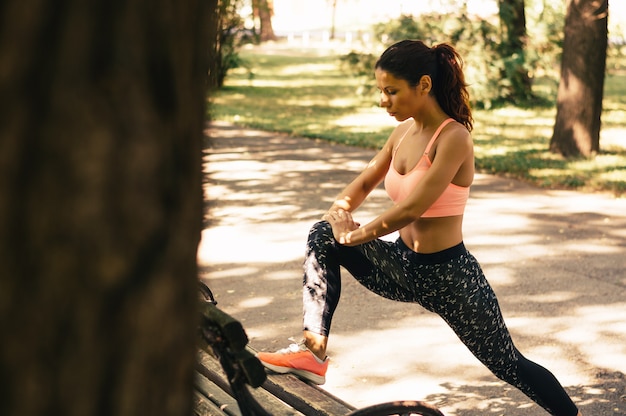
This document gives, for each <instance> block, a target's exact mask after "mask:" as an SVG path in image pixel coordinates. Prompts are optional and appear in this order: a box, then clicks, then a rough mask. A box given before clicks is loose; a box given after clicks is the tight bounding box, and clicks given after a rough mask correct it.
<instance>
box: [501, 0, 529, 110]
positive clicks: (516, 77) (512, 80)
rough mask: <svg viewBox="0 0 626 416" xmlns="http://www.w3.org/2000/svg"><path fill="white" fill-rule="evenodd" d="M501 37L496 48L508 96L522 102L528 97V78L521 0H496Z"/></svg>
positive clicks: (524, 25) (524, 16)
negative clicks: (507, 82) (500, 57)
mask: <svg viewBox="0 0 626 416" xmlns="http://www.w3.org/2000/svg"><path fill="white" fill-rule="evenodd" d="M498 7H499V9H498V10H499V16H500V25H501V30H502V40H501V43H500V46H499V52H500V55H501V56H502V60H503V63H504V68H503V71H502V72H503V74H502V75H503V77H504V78H505V79H507V80H508V81H509V84H510V85H509V89H510V91H509V96H508V97H507V98H508V99H509V100H511V101H513V102H524V101H527V100H529V99H530V98H531V97H532V95H533V94H532V82H531V79H530V77H529V75H528V68H527V62H526V44H527V36H526V14H525V10H524V0H498Z"/></svg>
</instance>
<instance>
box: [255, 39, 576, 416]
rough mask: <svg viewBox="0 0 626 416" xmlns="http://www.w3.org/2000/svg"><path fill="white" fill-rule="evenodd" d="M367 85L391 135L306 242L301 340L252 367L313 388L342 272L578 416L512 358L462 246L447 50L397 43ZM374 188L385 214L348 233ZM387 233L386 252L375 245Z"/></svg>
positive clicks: (461, 112)
mask: <svg viewBox="0 0 626 416" xmlns="http://www.w3.org/2000/svg"><path fill="white" fill-rule="evenodd" d="M375 75H376V83H377V86H378V89H379V90H380V92H381V99H380V105H381V107H383V108H385V109H386V110H387V112H388V113H389V115H391V116H393V117H395V118H396V120H398V121H399V122H400V124H399V125H398V126H397V127H396V128H395V130H394V131H393V132H392V133H391V135H390V136H389V139H388V140H387V142H386V144H385V145H384V147H383V148H382V149H381V150H380V152H378V154H377V155H376V156H375V157H374V158H373V159H372V160H371V162H370V163H369V164H368V166H367V167H366V168H365V170H364V171H363V172H362V173H361V174H360V175H359V176H357V178H356V179H354V181H352V182H351V183H350V184H349V185H348V186H347V187H346V188H345V189H344V190H343V191H342V192H341V193H340V194H339V196H338V197H337V199H336V201H335V202H334V203H333V205H332V206H331V207H330V209H329V210H328V212H327V213H326V214H325V215H324V216H323V217H322V221H320V222H318V223H316V224H315V225H313V227H312V228H311V231H310V232H309V236H308V241H307V252H306V257H305V261H304V282H303V283H304V288H303V301H304V319H303V327H304V339H303V340H302V342H301V343H300V344H293V345H291V346H290V347H289V348H286V349H283V350H280V351H278V352H276V353H259V354H258V357H259V359H260V360H261V362H262V363H263V364H264V365H265V366H266V367H267V368H269V369H271V370H274V371H277V372H281V373H285V372H291V373H294V374H296V375H299V376H301V377H303V378H305V379H307V380H310V381H312V382H314V383H318V384H322V383H324V382H325V374H326V369H327V368H328V358H327V357H326V346H327V343H328V336H329V332H330V326H331V321H332V317H333V313H334V311H335V308H336V306H337V304H338V302H339V296H340V291H341V278H340V275H339V272H340V266H344V267H345V268H346V269H347V270H348V271H349V272H350V273H351V274H352V275H353V276H354V278H355V279H357V280H358V281H359V282H360V283H361V284H363V285H364V286H365V287H367V288H368V289H369V290H371V291H372V292H374V293H377V294H379V295H381V296H384V297H386V298H388V299H392V300H397V301H401V302H415V303H418V304H420V305H422V306H423V307H424V308H426V309H428V310H429V311H432V312H435V313H437V314H439V315H440V316H441V317H442V318H443V319H444V320H445V321H446V322H447V323H448V325H450V327H451V328H452V329H453V330H454V331H455V333H456V334H457V336H458V337H459V338H460V339H461V341H462V342H463V343H464V344H465V345H466V346H467V347H468V348H469V349H470V351H471V352H472V353H473V354H474V355H475V356H476V357H477V358H478V359H479V360H480V361H481V362H482V363H483V364H484V365H486V366H487V367H488V368H489V369H490V370H491V371H492V372H493V373H494V374H495V375H496V376H497V377H499V378H500V379H502V380H504V381H506V382H508V383H510V384H512V385H513V386H515V387H517V388H519V389H520V390H521V391H522V392H524V393H525V394H526V395H528V397H530V398H531V399H532V400H534V401H535V402H536V403H537V404H539V405H540V406H541V407H543V408H544V409H545V410H547V411H548V412H549V413H551V414H554V415H558V416H576V415H580V413H579V412H578V409H577V408H576V406H575V405H574V403H573V402H572V400H571V399H570V398H569V396H568V395H567V393H566V392H565V390H564V389H563V387H562V386H561V385H560V384H559V382H558V381H557V379H556V378H555V377H554V376H553V375H552V373H550V372H549V371H548V370H546V369H545V368H543V367H541V366H539V365H537V364H535V363H534V362H532V361H530V360H528V359H526V358H525V357H524V356H523V355H522V354H521V353H520V352H519V351H518V350H517V349H516V348H515V346H514V345H513V341H512V340H511V336H510V334H509V332H508V330H507V327H506V325H505V323H504V320H503V318H502V314H501V312H500V307H499V305H498V301H497V299H496V295H495V294H494V292H493V290H492V289H491V287H490V286H489V283H488V282H487V280H486V279H485V276H484V275H483V272H482V270H481V268H480V265H479V264H478V263H477V261H476V259H475V258H474V257H473V256H472V255H471V254H470V253H469V252H468V251H467V249H466V248H465V246H464V245H463V235H462V224H463V212H464V209H465V204H466V202H467V198H468V196H469V189H470V185H471V184H472V180H473V177H474V152H473V143H472V138H471V136H470V131H471V130H472V122H473V120H472V115H471V111H470V107H469V97H468V92H467V89H466V84H465V78H464V75H463V71H462V61H461V57H460V56H459V55H458V53H457V52H456V51H455V49H454V48H453V47H452V46H450V45H447V44H440V45H437V46H434V47H432V48H430V47H428V46H426V45H425V44H424V43H422V42H421V41H410V40H405V41H402V42H399V43H396V44H395V45H393V46H391V47H389V48H388V49H387V50H386V51H385V52H384V53H383V54H382V55H381V56H380V58H379V60H378V62H377V63H376V66H375ZM381 181H384V182H385V188H386V190H387V193H388V194H389V196H390V197H391V199H392V200H393V201H394V204H393V206H392V207H391V208H389V209H387V210H386V211H384V212H382V213H381V214H380V215H379V216H378V217H377V218H375V219H374V220H373V221H371V222H370V223H368V224H365V225H363V226H360V225H359V224H358V223H356V222H355V221H354V220H353V218H352V215H351V212H352V211H354V210H355V209H356V208H357V207H359V205H361V203H362V202H363V201H364V200H365V198H366V197H367V196H368V194H369V193H370V192H371V191H372V190H373V189H374V188H375V187H376V186H377V185H378V184H379V183H380V182H381ZM394 231H398V232H399V235H400V236H399V238H398V239H397V240H396V241H395V242H389V241H385V240H381V239H379V237H381V236H384V235H386V234H389V233H392V232H394Z"/></svg>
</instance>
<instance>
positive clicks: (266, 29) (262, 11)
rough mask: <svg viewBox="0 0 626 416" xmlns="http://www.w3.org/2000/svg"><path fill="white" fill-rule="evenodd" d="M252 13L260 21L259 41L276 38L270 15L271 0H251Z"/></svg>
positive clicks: (272, 7) (272, 10) (271, 12)
mask: <svg viewBox="0 0 626 416" xmlns="http://www.w3.org/2000/svg"><path fill="white" fill-rule="evenodd" d="M252 4H253V5H254V14H255V16H257V17H258V18H259V22H260V27H259V29H260V39H261V42H267V41H269V40H276V35H275V34H274V28H273V27H272V15H273V14H274V5H273V1H272V0H253V1H252Z"/></svg>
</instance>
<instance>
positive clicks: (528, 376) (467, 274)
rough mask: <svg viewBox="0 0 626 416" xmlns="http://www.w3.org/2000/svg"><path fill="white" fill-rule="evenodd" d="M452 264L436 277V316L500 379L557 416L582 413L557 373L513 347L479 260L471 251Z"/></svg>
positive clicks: (572, 415) (573, 415)
mask: <svg viewBox="0 0 626 416" xmlns="http://www.w3.org/2000/svg"><path fill="white" fill-rule="evenodd" d="M451 266H452V267H448V268H447V270H448V272H447V273H446V272H445V271H444V270H439V272H438V273H437V274H438V275H439V279H440V280H441V285H442V286H441V291H440V296H439V299H440V301H439V302H436V304H434V305H433V309H434V310H435V312H437V313H438V314H439V315H440V316H441V317H442V318H443V319H444V320H445V321H446V322H447V323H448V324H449V325H450V327H451V328H452V329H453V330H454V331H455V333H456V334H457V335H458V337H459V338H460V339H461V341H462V342H463V343H464V344H465V345H466V346H467V347H468V348H469V349H470V351H471V352H472V353H473V354H474V355H475V356H476V357H477V358H478V359H479V360H480V361H481V362H482V363H483V364H485V365H486V366H487V367H488V368H489V369H490V370H491V371H492V372H493V373H494V374H495V375H496V376H497V377H499V378H501V379H502V380H504V381H506V382H508V383H510V384H511V385H513V386H515V387H517V388H519V389H520V390H521V391H522V392H524V393H525V394H526V395H527V396H528V397H530V398H531V399H533V400H534V401H535V402H536V403H537V404H539V405H540V406H542V407H543V408H544V409H546V410H547V411H548V412H549V413H551V414H553V415H558V416H575V415H577V414H579V413H578V409H577V408H576V406H575V405H574V403H573V402H572V400H571V399H570V397H569V396H568V395H567V393H566V392H565V390H564V389H563V387H562V386H561V384H560V383H559V382H558V380H557V379H556V378H555V377H554V375H553V374H552V373H551V372H550V371H548V370H547V369H545V368H543V367H542V366H540V365H538V364H536V363H534V362H532V361H530V360H528V359H527V358H525V357H524V356H523V355H522V354H521V353H520V352H519V351H518V350H517V348H516V347H515V346H514V344H513V341H512V340H511V336H510V333H509V331H508V329H507V327H506V325H505V323H504V320H503V317H502V313H501V311H500V307H499V305H498V300H497V298H496V295H495V293H494V292H493V290H492V288H491V286H490V285H489V283H488V282H487V280H486V279H485V277H484V274H483V272H482V270H481V268H480V266H479V264H478V263H477V262H476V260H475V259H474V257H473V256H472V255H471V254H469V253H467V254H466V255H464V256H462V257H460V258H459V259H457V260H455V262H454V264H452V265H451Z"/></svg>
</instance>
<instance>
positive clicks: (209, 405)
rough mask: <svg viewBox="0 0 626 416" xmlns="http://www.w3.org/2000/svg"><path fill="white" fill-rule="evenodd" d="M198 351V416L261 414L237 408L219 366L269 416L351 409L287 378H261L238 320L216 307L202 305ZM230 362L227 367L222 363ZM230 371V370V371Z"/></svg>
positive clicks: (344, 412) (263, 375) (263, 374)
mask: <svg viewBox="0 0 626 416" xmlns="http://www.w3.org/2000/svg"><path fill="white" fill-rule="evenodd" d="M200 306H201V314H200V315H201V316H200V317H201V319H202V322H201V324H200V327H199V332H200V334H199V335H200V336H199V343H200V345H199V347H200V348H199V351H198V359H197V367H196V378H195V391H194V407H195V414H196V415H198V416H208V415H229V416H245V415H255V414H262V413H256V412H255V411H254V410H252V411H251V410H250V409H240V408H239V406H238V403H237V400H236V399H235V396H236V394H237V393H236V392H233V388H232V385H231V383H230V382H229V380H228V378H229V377H228V376H227V374H226V372H225V371H224V368H229V367H236V369H237V370H238V372H237V373H236V374H235V375H233V374H231V377H233V378H236V379H238V380H236V382H238V383H240V384H238V385H237V386H236V388H235V389H236V390H238V389H239V388H240V387H241V386H242V385H243V388H245V389H246V391H247V392H248V393H249V394H250V395H251V396H252V398H253V399H254V400H255V401H256V402H257V403H259V404H260V405H261V407H262V408H263V409H264V410H265V411H266V412H267V414H269V415H272V416H283V415H285V416H286V415H320V416H324V415H329V416H340V415H347V414H349V413H350V412H352V411H353V410H355V408H354V407H353V406H351V405H349V404H348V403H346V402H344V401H343V400H341V399H339V398H337V397H335V396H333V395H331V394H330V393H328V392H326V391H325V390H323V389H321V388H319V387H318V386H315V385H312V384H309V383H307V382H305V381H302V380H300V379H299V378H297V377H295V376H293V375H290V374H266V372H265V369H264V368H263V366H262V365H261V363H260V361H259V360H258V359H257V358H256V357H255V351H253V350H252V349H251V348H250V347H249V346H248V337H247V335H246V333H245V331H244V329H243V327H242V325H241V323H239V321H237V320H236V319H234V318H232V317H231V316H229V315H228V314H226V313H225V312H223V311H221V310H220V309H218V308H217V307H216V306H215V304H214V303H210V302H201V304H200ZM224 358H226V359H227V360H230V361H229V362H227V363H226V367H224V366H223V365H222V363H221V362H220V360H221V359H224ZM229 371H230V370H229Z"/></svg>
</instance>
